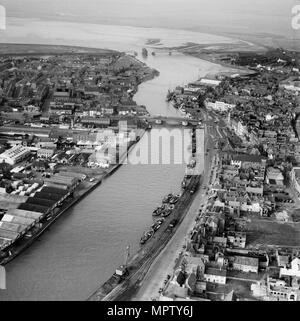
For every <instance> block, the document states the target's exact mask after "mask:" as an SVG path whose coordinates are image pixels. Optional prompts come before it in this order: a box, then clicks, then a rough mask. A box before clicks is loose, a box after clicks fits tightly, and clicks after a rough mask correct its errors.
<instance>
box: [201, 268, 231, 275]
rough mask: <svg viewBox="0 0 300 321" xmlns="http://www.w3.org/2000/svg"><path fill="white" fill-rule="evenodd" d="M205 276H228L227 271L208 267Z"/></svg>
mask: <svg viewBox="0 0 300 321" xmlns="http://www.w3.org/2000/svg"><path fill="white" fill-rule="evenodd" d="M205 274H209V275H219V276H226V274H227V271H226V269H218V268H214V267H206V269H205Z"/></svg>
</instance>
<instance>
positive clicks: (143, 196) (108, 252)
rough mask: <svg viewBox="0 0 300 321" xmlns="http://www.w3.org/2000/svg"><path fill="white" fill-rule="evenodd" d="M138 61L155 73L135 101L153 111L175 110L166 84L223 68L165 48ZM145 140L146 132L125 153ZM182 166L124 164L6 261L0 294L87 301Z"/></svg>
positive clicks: (135, 242)
mask: <svg viewBox="0 0 300 321" xmlns="http://www.w3.org/2000/svg"><path fill="white" fill-rule="evenodd" d="M64 36H65V38H66V39H67V35H64ZM31 37H32V34H31ZM61 37H62V35H61ZM145 40H146V37H145ZM23 42H24V41H23ZM43 42H44V43H45V41H43ZM139 42H142V40H141V39H139ZM97 46H99V47H100V44H97ZM122 46H124V51H128V48H129V46H128V44H126V45H125V44H124V39H123V40H122V42H120V43H118V46H112V49H119V50H120V49H122ZM142 47H143V45H140V46H139V45H136V46H135V47H134V50H137V51H139V53H140V52H141V49H142ZM138 58H139V59H141V60H143V58H142V57H140V56H139V57H138ZM144 61H145V62H146V63H147V64H148V65H150V66H151V67H153V68H156V69H157V70H159V71H160V76H159V77H157V78H155V79H153V80H151V81H148V82H146V83H144V84H142V85H141V86H140V87H139V91H138V93H137V94H136V96H135V100H136V101H137V103H139V104H143V105H145V106H146V107H147V109H148V111H149V112H150V113H151V114H152V115H157V114H161V115H169V116H176V115H178V111H177V110H175V109H174V108H172V107H171V106H169V105H168V104H167V103H166V102H165V97H166V93H167V90H168V89H169V88H174V87H175V86H177V85H182V84H185V83H187V82H189V81H193V80H196V79H197V78H198V77H200V76H204V75H206V74H207V73H213V72H217V71H221V70H224V69H223V67H221V66H218V65H215V64H211V63H209V62H206V61H202V60H200V59H196V58H193V57H188V56H184V55H181V54H173V55H172V56H169V55H168V52H167V51H166V52H160V53H157V55H156V56H151V55H150V56H149V57H148V58H147V59H144ZM144 144H147V136H144V137H143V138H142V140H141V141H140V143H139V145H138V146H136V147H135V149H134V150H133V151H132V153H136V152H137V150H138V149H139V146H143V145H144ZM184 170H185V164H181V165H174V164H170V165H123V166H122V167H121V168H120V169H119V170H118V171H117V172H116V173H115V174H113V175H112V176H111V177H109V178H108V179H107V180H105V181H104V183H103V184H102V185H101V186H99V187H98V188H97V189H96V190H95V191H93V192H92V193H91V194H89V195H88V196H87V197H86V198H85V199H83V200H82V201H81V202H80V203H79V204H78V205H76V206H75V207H74V208H73V209H71V210H70V211H69V212H68V213H66V214H65V215H64V216H63V217H62V218H61V219H59V221H57V222H56V223H55V224H54V225H53V226H52V227H51V229H50V231H49V232H46V233H45V234H44V235H43V236H42V237H41V238H40V240H39V241H37V242H35V244H33V246H31V247H30V248H29V249H28V250H27V251H25V252H24V253H23V254H21V255H20V256H19V257H18V258H16V259H15V260H14V261H13V262H11V263H10V264H8V265H7V267H6V268H7V288H8V289H7V290H6V291H1V290H0V300H85V299H87V297H88V296H89V295H90V294H91V293H92V292H93V291H94V290H95V289H97V287H98V286H99V285H100V284H101V283H103V282H104V281H105V280H106V279H107V278H109V277H110V275H111V274H112V273H113V272H114V270H115V268H116V267H118V266H119V265H120V264H122V263H123V260H124V251H125V248H126V246H127V245H130V246H131V251H132V253H134V251H135V250H136V249H137V248H138V246H139V239H140V237H141V234H142V232H143V231H144V230H146V229H147V228H148V227H149V226H150V224H151V222H152V215H151V214H152V211H153V209H154V208H155V207H156V206H158V205H159V204H160V203H161V199H162V197H163V196H164V195H165V194H167V193H170V192H174V193H175V192H179V190H180V183H181V180H182V178H183V176H184Z"/></svg>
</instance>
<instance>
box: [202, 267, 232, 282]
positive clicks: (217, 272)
mask: <svg viewBox="0 0 300 321" xmlns="http://www.w3.org/2000/svg"><path fill="white" fill-rule="evenodd" d="M226 275H227V271H226V269H223V268H213V267H206V269H205V273H204V280H205V281H206V282H211V283H218V284H226Z"/></svg>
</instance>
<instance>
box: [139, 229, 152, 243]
mask: <svg viewBox="0 0 300 321" xmlns="http://www.w3.org/2000/svg"><path fill="white" fill-rule="evenodd" d="M153 235H154V230H153V229H151V230H149V231H148V232H145V233H144V235H143V236H142V237H141V240H140V243H141V244H145V243H146V242H147V241H148V240H149V239H151V237H152V236H153Z"/></svg>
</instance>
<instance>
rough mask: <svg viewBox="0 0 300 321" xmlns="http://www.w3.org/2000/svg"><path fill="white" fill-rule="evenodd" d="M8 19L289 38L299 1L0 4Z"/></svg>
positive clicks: (21, 0) (7, 0)
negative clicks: (264, 34) (293, 13)
mask: <svg viewBox="0 0 300 321" xmlns="http://www.w3.org/2000/svg"><path fill="white" fill-rule="evenodd" d="M0 4H2V5H4V6H5V7H6V10H7V15H8V17H19V18H41V19H51V20H66V21H76V22H92V23H100V24H117V25H119V24H120V25H130V26H139V27H164V28H179V29H180V28H182V29H194V30H197V31H201V30H202V29H203V31H207V30H209V29H211V30H215V31H228V32H240V33H246V34H247V33H248V34H251V33H269V34H270V33H273V34H277V35H284V36H292V33H293V30H292V28H291V19H292V13H291V10H292V7H293V6H294V5H296V4H300V0H0Z"/></svg>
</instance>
